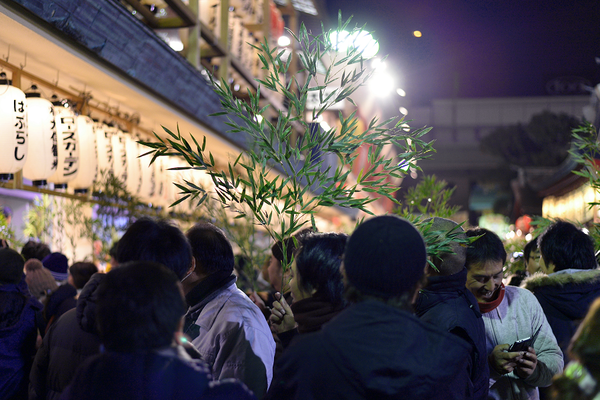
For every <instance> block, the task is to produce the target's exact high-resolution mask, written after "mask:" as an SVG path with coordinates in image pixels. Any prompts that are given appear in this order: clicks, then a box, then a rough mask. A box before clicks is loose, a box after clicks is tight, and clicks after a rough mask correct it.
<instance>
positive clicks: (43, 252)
mask: <svg viewBox="0 0 600 400" xmlns="http://www.w3.org/2000/svg"><path fill="white" fill-rule="evenodd" d="M50 253H51V251H50V247H48V245H47V244H46V243H41V242H36V241H34V240H30V241H28V242H27V243H25V244H24V245H23V248H22V249H21V255H22V256H23V257H24V258H25V261H27V260H30V259H32V258H35V259H38V260H40V261H42V260H43V259H44V258H45V257H46V256H49V255H50Z"/></svg>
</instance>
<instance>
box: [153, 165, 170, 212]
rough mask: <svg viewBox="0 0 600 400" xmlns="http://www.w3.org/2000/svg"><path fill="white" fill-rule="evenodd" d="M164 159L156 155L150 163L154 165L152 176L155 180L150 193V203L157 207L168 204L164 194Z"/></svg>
mask: <svg viewBox="0 0 600 400" xmlns="http://www.w3.org/2000/svg"><path fill="white" fill-rule="evenodd" d="M164 159H165V157H158V158H157V159H156V160H155V161H154V163H153V164H152V165H153V166H154V176H155V182H156V186H155V188H154V191H153V193H152V203H154V204H155V205H157V206H159V207H165V206H167V205H168V204H167V197H166V194H165V191H166V187H167V176H166V173H165V162H164Z"/></svg>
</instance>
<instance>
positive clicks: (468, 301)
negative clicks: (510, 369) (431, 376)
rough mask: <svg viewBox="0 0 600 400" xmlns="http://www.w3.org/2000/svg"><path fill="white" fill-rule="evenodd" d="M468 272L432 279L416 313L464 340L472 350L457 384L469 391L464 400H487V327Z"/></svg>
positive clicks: (428, 281) (416, 305) (488, 375)
mask: <svg viewBox="0 0 600 400" xmlns="http://www.w3.org/2000/svg"><path fill="white" fill-rule="evenodd" d="M466 281H467V269H466V268H464V269H463V270H462V271H460V272H458V273H456V274H453V275H449V276H429V277H428V278H427V285H426V287H425V288H424V289H422V290H420V291H419V296H418V297H417V301H416V302H415V305H414V307H415V314H416V315H417V317H419V318H420V319H421V320H423V321H425V322H429V323H431V324H434V325H435V326H437V327H438V328H440V329H443V330H445V331H446V332H450V333H453V334H455V335H456V336H458V337H460V338H462V339H464V340H465V341H466V342H467V343H469V345H470V346H471V349H470V351H469V354H470V358H469V363H468V365H467V369H465V370H464V372H463V373H462V374H460V375H459V377H457V379H456V380H455V384H456V385H457V386H458V385H463V386H467V387H468V388H469V390H468V393H467V397H465V399H483V400H485V399H487V396H488V391H489V379H490V371H489V367H488V361H487V350H486V343H485V325H484V324H483V319H482V317H481V313H480V312H479V305H478V304H477V299H476V298H475V296H473V293H471V291H470V290H469V289H467V288H466V287H465V283H466Z"/></svg>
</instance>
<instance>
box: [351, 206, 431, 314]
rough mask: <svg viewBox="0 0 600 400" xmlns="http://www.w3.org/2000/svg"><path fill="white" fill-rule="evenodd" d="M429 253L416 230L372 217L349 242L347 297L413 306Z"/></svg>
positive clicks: (396, 219) (396, 220)
mask: <svg viewBox="0 0 600 400" xmlns="http://www.w3.org/2000/svg"><path fill="white" fill-rule="evenodd" d="M426 262H427V251H426V248H425V242H424V241H423V238H422V237H421V234H420V233H419V231H417V229H416V228H415V227H414V226H413V225H412V224H411V223H410V222H408V221H406V220H404V219H402V218H399V217H396V216H392V215H386V216H380V217H374V218H371V219H369V220H367V221H365V222H363V223H362V224H361V225H359V226H358V228H356V230H355V231H354V232H353V233H352V235H351V236H350V238H349V239H348V242H347V243H346V250H345V253H344V264H343V275H344V281H345V286H346V288H345V289H346V298H347V299H348V300H349V301H350V302H358V301H362V300H366V299H375V300H379V301H383V302H385V303H387V304H390V305H395V306H398V307H402V308H408V307H410V304H411V301H412V299H413V297H414V294H415V291H416V290H417V288H418V284H419V283H420V281H421V279H422V278H423V274H424V270H425V263H426Z"/></svg>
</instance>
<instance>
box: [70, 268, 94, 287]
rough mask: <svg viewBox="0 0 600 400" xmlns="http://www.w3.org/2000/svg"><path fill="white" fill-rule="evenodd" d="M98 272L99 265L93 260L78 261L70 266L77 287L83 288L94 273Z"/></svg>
mask: <svg viewBox="0 0 600 400" xmlns="http://www.w3.org/2000/svg"><path fill="white" fill-rule="evenodd" d="M96 272H98V267H96V265H95V264H94V263H91V262H83V261H81V262H76V263H75V264H73V265H71V268H69V273H70V274H71V277H72V278H73V285H74V286H75V288H77V289H83V287H84V286H85V284H86V283H87V282H88V281H89V280H90V278H91V277H92V275H94V274H95V273H96Z"/></svg>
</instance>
